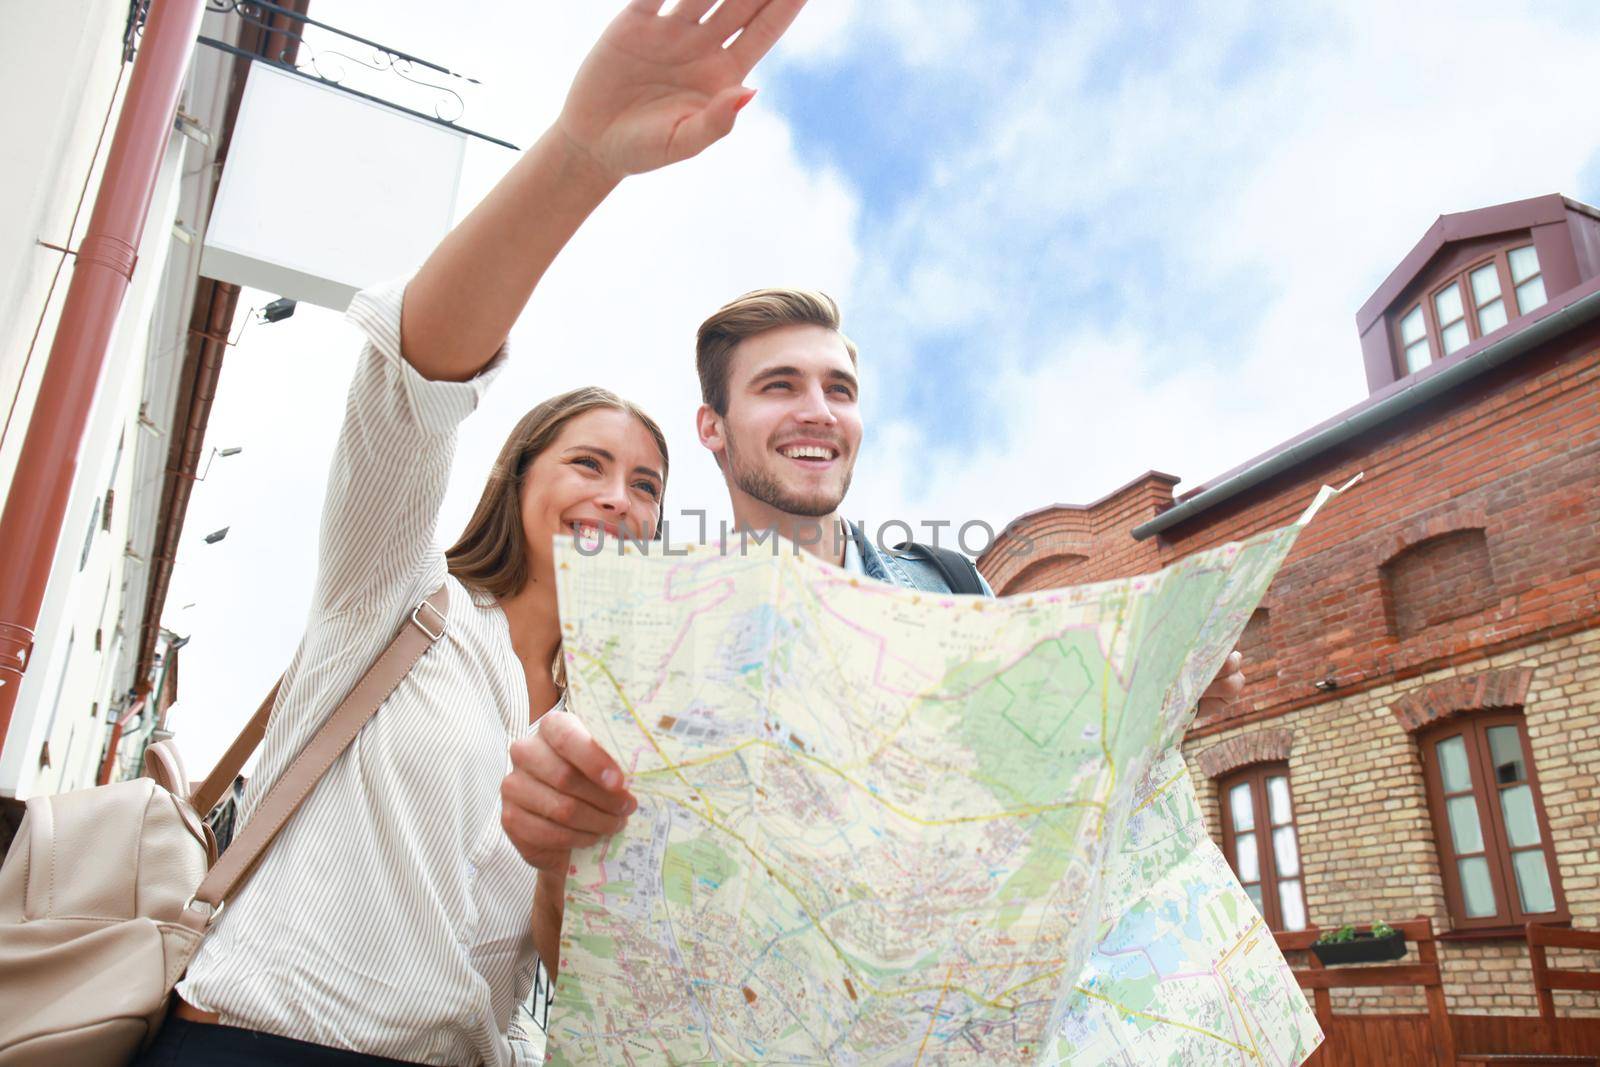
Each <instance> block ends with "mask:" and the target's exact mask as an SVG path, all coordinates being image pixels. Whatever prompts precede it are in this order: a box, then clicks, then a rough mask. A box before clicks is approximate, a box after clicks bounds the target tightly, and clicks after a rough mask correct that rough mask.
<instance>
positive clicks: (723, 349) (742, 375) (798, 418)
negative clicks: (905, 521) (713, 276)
mask: <svg viewBox="0 0 1600 1067" xmlns="http://www.w3.org/2000/svg"><path fill="white" fill-rule="evenodd" d="M856 360H857V352H856V346H855V344H854V342H852V341H851V340H850V339H849V338H848V337H846V336H845V335H844V333H843V332H842V331H841V329H840V321H839V307H838V305H837V304H835V303H834V301H833V299H832V298H831V297H829V296H828V295H827V294H825V293H817V292H809V291H806V290H801V289H762V290H758V291H756V292H753V293H746V294H745V295H744V296H741V297H739V298H738V299H737V300H734V301H733V302H731V303H729V304H727V305H725V306H724V307H723V308H722V309H721V310H719V311H718V312H717V313H716V314H714V315H712V316H711V317H710V318H709V319H707V320H706V321H705V322H704V323H702V324H701V326H700V331H699V336H698V339H697V341H696V344H695V364H696V369H697V370H698V371H699V374H700V397H701V400H702V401H703V402H702V403H701V405H700V410H699V413H698V414H697V415H696V421H697V424H698V429H699V432H700V443H701V444H703V445H704V446H705V447H706V448H707V449H709V450H710V451H711V453H712V455H713V456H715V457H716V461H717V465H718V466H719V467H720V468H721V469H722V476H723V479H724V481H726V483H727V486H728V495H729V497H730V499H731V500H732V503H733V516H734V524H735V526H736V527H737V528H738V529H739V530H772V531H776V532H777V533H778V534H781V535H782V536H784V537H785V538H787V539H788V540H790V541H792V542H793V543H794V544H796V545H798V546H800V547H801V548H803V549H805V550H807V551H809V552H812V553H814V554H816V555H817V556H819V557H820V558H822V559H825V560H827V561H828V562H830V563H834V564H837V565H840V566H843V567H845V568H847V569H849V570H853V571H855V572H857V573H859V574H864V575H866V576H867V577H869V578H876V579H878V580H879V581H884V582H890V583H892V584H894V585H899V586H906V587H909V588H914V589H926V590H930V591H941V592H979V591H981V592H983V593H985V594H988V595H990V596H992V595H993V590H991V589H990V588H989V585H988V583H987V582H986V581H984V579H983V577H982V575H980V574H978V572H977V569H976V568H975V567H973V566H972V563H971V561H970V560H968V559H967V558H966V557H965V556H960V555H959V554H957V553H955V552H951V551H946V552H942V553H941V552H938V551H937V546H918V547H917V548H914V549H912V550H910V551H908V552H905V553H900V554H891V553H888V552H884V551H881V546H879V545H875V544H874V543H873V542H872V540H871V539H870V538H869V537H868V536H867V531H865V530H864V529H862V528H861V527H859V526H856V525H854V524H851V523H849V522H847V521H846V520H845V519H844V518H843V517H841V516H840V514H839V505H840V504H841V503H842V502H843V500H844V496H845V493H846V492H847V491H848V490H849V488H850V477H851V474H852V473H853V472H854V470H855V461H856V455H857V453H858V452H859V450H860V447H861V438H862V422H861V410H860V405H859V402H858V395H859V393H860V383H859V381H858V380H857V377H856ZM958 585H959V586H962V588H957V586H958Z"/></svg>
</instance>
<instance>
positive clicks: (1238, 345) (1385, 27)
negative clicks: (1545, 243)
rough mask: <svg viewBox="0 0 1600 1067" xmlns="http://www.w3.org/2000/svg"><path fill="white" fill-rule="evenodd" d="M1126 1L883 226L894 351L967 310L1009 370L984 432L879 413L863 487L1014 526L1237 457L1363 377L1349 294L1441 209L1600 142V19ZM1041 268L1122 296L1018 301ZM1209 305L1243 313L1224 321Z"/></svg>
mask: <svg viewBox="0 0 1600 1067" xmlns="http://www.w3.org/2000/svg"><path fill="white" fill-rule="evenodd" d="M1108 10H1109V9H1107V8H1104V7H1095V8H1091V9H1090V15H1089V16H1088V17H1087V18H1078V19H1075V20H1074V21H1071V22H1068V23H1065V24H1064V25H1065V26H1066V27H1067V28H1068V29H1070V33H1054V32H1053V31H1049V30H1043V29H1042V30H1041V34H1042V36H1043V37H1045V38H1046V39H1047V40H1046V42H1045V43H1041V44H1040V46H1039V47H1037V48H1036V49H1034V50H1033V52H1032V56H1031V60H1030V63H1029V65H1028V66H1027V67H1026V68H1025V69H1024V70H1022V71H1021V72H1020V73H1019V75H1018V76H1017V79H1016V83H1015V85H1014V86H1012V87H1011V88H1009V89H1007V90H1006V91H1004V92H1002V93H1001V94H1000V95H999V97H998V98H997V101H996V104H995V106H994V108H993V110H992V115H991V117H990V119H989V121H988V123H987V125H986V127H985V128H984V129H982V130H980V131H979V132H978V133H977V135H976V136H975V137H974V138H973V139H972V141H971V143H970V146H969V148H968V149H967V150H966V151H964V152H961V153H959V154H957V155H956V157H955V158H953V159H950V160H946V161H945V168H944V171H945V173H944V174H943V176H942V178H941V180H939V181H936V182H932V183H929V185H928V186H927V187H926V188H924V189H922V190H920V191H919V192H918V193H916V194H915V195H912V196H910V197H907V198H906V199H905V201H904V203H903V205H902V206H901V207H900V208H899V209H898V211H897V213H896V215H895V217H894V218H892V219H891V220H890V221H889V222H887V223H886V224H885V225H884V226H883V227H882V232H881V233H869V234H867V235H865V238H864V239H865V240H866V241H867V242H868V243H869V244H871V245H872V246H874V247H883V248H886V249H888V250H889V253H890V254H889V257H888V260H887V262H884V261H882V260H875V259H873V258H871V257H868V258H867V259H866V260H864V262H863V265H862V272H861V281H860V283H859V284H858V288H857V291H858V294H859V295H860V298H861V299H862V300H863V301H865V302H866V303H867V304H869V305H870V306H872V307H875V308H879V309H887V311H886V317H887V319H888V321H889V322H891V323H892V327H891V328H890V329H887V330H885V331H884V332H886V333H893V334H895V335H896V336H898V337H903V338H905V339H906V340H905V345H904V349H903V350H902V351H900V352H898V353H896V352H893V351H890V352H886V353H884V356H885V358H886V359H887V360H889V361H890V363H891V368H890V369H889V370H886V371H885V376H887V377H892V376H893V375H898V374H915V373H917V372H918V369H917V354H918V352H919V350H920V349H921V348H925V347H927V346H928V345H929V344H930V343H931V341H932V340H933V339H935V338H937V336H938V334H939V333H940V331H941V330H942V329H944V328H945V327H947V326H948V325H950V324H952V322H953V321H957V322H960V323H965V322H966V321H967V320H970V319H973V318H976V319H979V320H982V321H984V322H985V323H986V324H987V331H986V334H985V337H986V339H987V342H988V343H985V344H983V345H982V346H981V351H975V352H973V353H971V356H970V358H973V359H982V360H984V361H986V363H987V364H988V365H989V368H990V369H989V371H988V373H987V374H986V375H985V376H984V377H985V378H986V381H985V382H984V383H983V384H982V386H981V387H980V388H979V392H978V393H977V395H974V396H972V397H971V398H970V399H971V403H970V405H968V406H969V407H970V408H972V409H973V410H976V411H979V412H981V413H983V415H984V416H985V417H984V420H983V425H982V430H981V432H980V433H979V434H978V440H977V442H976V444H974V445H972V446H970V447H969V446H967V445H965V444H963V445H962V447H960V448H951V447H948V445H947V444H946V443H945V435H944V430H943V427H941V426H938V425H931V426H930V425H920V424H918V423H916V422H914V421H907V422H904V423H902V424H900V425H897V426H895V427H891V428H884V427H877V428H875V430H874V433H875V435H877V436H878V437H879V438H880V439H888V440H893V441H894V442H895V444H896V447H895V448H894V449H892V450H890V451H888V452H887V454H885V455H882V456H880V457H879V465H878V467H877V468H876V469H874V470H872V471H870V472H864V476H863V477H859V478H858V486H859V489H858V491H857V494H856V496H857V499H860V498H861V494H862V493H866V492H870V493H871V494H873V495H874V496H875V497H877V498H879V499H892V498H894V497H895V495H896V492H897V491H898V492H899V493H900V494H902V496H901V499H900V504H899V506H900V507H902V508H903V509H905V510H906V511H907V512H911V513H915V514H917V515H937V516H940V517H958V516H961V515H964V514H977V515H981V516H983V517H984V518H986V519H989V520H990V521H992V522H995V523H996V524H997V525H998V524H999V523H1003V522H1004V521H1007V520H1008V519H1009V518H1011V517H1012V516H1015V515H1016V514H1018V513H1020V512H1022V511H1026V510H1030V509H1033V508H1036V507H1039V506H1041V505H1044V504H1047V503H1051V502H1055V501H1065V502H1077V503H1086V502H1088V501H1090V500H1092V499H1095V498H1097V497H1099V496H1101V495H1102V494H1104V493H1105V492H1108V491H1110V490H1111V489H1113V488H1115V487H1117V486H1119V485H1121V484H1123V483H1124V482H1126V481H1127V480H1129V479H1131V478H1133V477H1135V476H1137V475H1138V474H1140V473H1142V472H1143V471H1145V470H1146V469H1150V468H1157V469H1163V470H1166V471H1169V472H1171V473H1173V474H1176V475H1179V476H1181V477H1183V478H1184V479H1185V481H1186V483H1187V484H1188V485H1189V486H1192V485H1194V484H1196V483H1198V482H1201V481H1204V480H1206V479H1208V478H1211V477H1213V476H1215V475H1217V474H1220V473H1221V472H1223V471H1224V470H1226V469H1228V468H1230V467H1232V466H1234V465H1235V464H1237V463H1239V462H1241V461H1243V460H1246V459H1248V458H1249V457H1250V456H1252V455H1254V454H1256V453H1258V452H1260V451H1263V450H1265V449H1267V448H1269V447H1271V446H1273V445H1274V444H1276V443H1278V442H1280V441H1282V440H1284V439H1286V438H1288V437H1290V436H1292V435H1293V434H1295V433H1298V432H1300V431H1301V430H1303V429H1306V428H1308V427H1309V426H1311V425H1313V424H1314V423H1316V422H1318V421H1320V420H1321V419H1323V418H1326V417H1328V416H1329V415H1332V414H1333V413H1335V412H1336V411H1338V410H1339V409H1341V408H1343V407H1345V406H1348V405H1349V404H1351V403H1354V402H1356V401H1358V400H1360V399H1361V398H1362V397H1363V396H1365V395H1366V386H1365V379H1364V374H1363V371H1362V365H1361V354H1360V348H1359V343H1358V338H1357V335H1356V331H1355V326H1354V315H1355V311H1356V309H1357V308H1358V307H1359V306H1360V304H1361V303H1362V302H1363V301H1364V300H1365V299H1366V298H1367V296H1368V295H1370V293H1371V292H1372V290H1373V289H1374V288H1375V287H1376V286H1377V284H1378V283H1379V282H1380V281H1381V280H1382V278H1383V277H1384V275H1386V274H1387V273H1388V271H1389V270H1390V269H1392V267H1393V266H1394V265H1395V264H1397V263H1398V262H1399V260H1400V258H1401V257H1402V256H1403V255H1404V254H1405V252H1406V251H1407V250H1409V248H1410V247H1411V245H1412V244H1413V243H1414V242H1415V241H1416V240H1417V239H1418V238H1420V237H1421V235H1422V233H1423V231H1424V230H1425V229H1426V228H1427V226H1428V225H1429V224H1430V223H1431V222H1432V221H1433V218H1434V217H1435V216H1436V215H1438V214H1440V213H1443V212H1450V211H1459V210H1465V209H1469V208H1473V207H1479V206H1484V205H1487V204H1493V203H1499V202H1502V201H1506V200H1513V199H1519V198H1522V197H1526V196H1533V195H1539V194H1542V193H1548V192H1552V191H1564V192H1569V193H1570V192H1573V191H1574V186H1575V185H1576V183H1577V181H1578V175H1579V174H1580V172H1581V169H1582V167H1583V166H1584V165H1585V163H1586V161H1587V160H1589V159H1591V158H1593V157H1594V155H1595V153H1596V150H1597V148H1600V132H1597V131H1600V96H1597V95H1596V94H1594V93H1593V92H1591V91H1589V86H1590V84H1591V83H1592V73H1591V70H1592V65H1593V56H1594V55H1595V54H1596V53H1597V46H1600V26H1597V25H1596V24H1595V23H1594V22H1593V21H1592V20H1588V21H1586V22H1585V21H1583V20H1573V19H1570V18H1564V17H1563V15H1562V13H1561V12H1559V11H1553V12H1547V11H1543V10H1541V11H1538V12H1533V11H1524V10H1522V9H1508V8H1506V7H1504V6H1503V5H1500V6H1495V7H1490V6H1488V5H1466V6H1464V7H1463V6H1461V5H1451V6H1448V7H1447V6H1444V5H1434V4H1427V5H1408V6H1404V7H1403V9H1402V8H1395V7H1393V6H1392V5H1383V6H1382V7H1381V8H1380V7H1379V6H1377V5H1363V6H1360V7H1355V8H1351V7H1347V6H1344V5H1323V6H1321V7H1319V8H1303V9H1296V10H1295V11H1293V12H1288V13H1285V12H1284V11H1283V10H1282V9H1278V10H1277V13H1275V14H1274V15H1273V21H1274V24H1273V25H1271V26H1266V25H1265V24H1264V22H1263V15H1262V12H1261V10H1260V9H1259V8H1254V7H1246V6H1244V5H1233V6H1223V7H1220V8H1212V9H1208V11H1207V13H1206V18H1205V22H1204V26H1203V27H1202V26H1197V25H1185V24H1175V25H1173V26H1170V27H1168V31H1169V33H1168V37H1167V38H1166V39H1165V41H1157V40H1153V39H1152V40H1148V41H1147V40H1146V39H1145V38H1144V36H1143V35H1142V34H1135V35H1130V34H1129V32H1128V28H1127V25H1126V24H1124V23H1119V22H1118V21H1117V20H1114V19H1112V18H1109V17H1108ZM1380 14H1381V17H1379V16H1380ZM1264 30H1270V31H1271V32H1270V33H1266V34H1265V35H1263V34H1262V31H1264ZM1202 31H1203V32H1202ZM1252 40H1257V41H1258V42H1259V43H1258V44H1257V45H1256V46H1254V47H1258V48H1259V49H1260V50H1261V51H1260V57H1261V58H1260V60H1259V62H1256V61H1241V60H1240V58H1239V56H1240V55H1241V51H1240V50H1241V49H1242V48H1247V47H1251V46H1250V42H1251V41H1252ZM1141 49H1145V51H1141ZM1245 54H1246V55H1248V53H1245ZM1108 64H1109V69H1114V70H1115V71H1116V73H1115V74H1114V75H1110V76H1107V75H1105V74H1104V71H1105V70H1106V69H1108ZM1097 65H1098V66H1097ZM1090 70H1100V71H1101V74H1100V75H1099V76H1097V77H1096V78H1094V79H1089V80H1086V71H1090ZM1052 231H1056V232H1059V234H1060V238H1059V240H1053V239H1050V238H1049V235H1050V234H1051V233H1052ZM1019 248H1021V249H1033V250H1034V251H1035V254H1034V255H1033V256H1023V255H1019V252H1018V249H1019ZM1151 256H1153V257H1155V259H1156V262H1155V264H1154V266H1155V268H1156V269H1153V270H1152V269H1151V268H1152V264H1151V263H1150V262H1148V261H1146V257H1151ZM908 265H909V266H908ZM1051 270H1057V271H1061V272H1063V274H1064V277H1063V284H1064V285H1065V286H1067V287H1068V288H1069V290H1070V286H1071V285H1072V284H1073V283H1081V282H1082V281H1083V280H1084V278H1085V277H1089V278H1091V279H1099V280H1102V281H1103V282H1104V283H1105V285H1104V289H1103V291H1097V292H1095V293H1093V294H1092V295H1093V296H1094V297H1096V298H1097V299H1100V300H1102V301H1103V302H1102V303H1100V304H1097V305H1096V304H1086V303H1080V302H1078V300H1077V298H1076V297H1074V298H1073V299H1070V300H1068V299H1063V300H1061V301H1060V302H1059V304H1058V306H1053V307H1041V306H1038V304H1039V303H1040V302H1041V300H1036V301H1031V302H1028V301H1019V299H1018V298H1017V296H1016V295H1015V293H1016V292H1018V291H1021V290H1022V288H1023V287H1024V286H1035V285H1037V286H1038V288H1037V289H1036V290H1035V292H1036V293H1037V294H1039V295H1040V297H1041V298H1042V301H1047V300H1048V292H1049V286H1048V284H1045V283H1041V282H1040V277H1039V276H1040V274H1041V272H1048V271H1051ZM952 286H954V287H955V289H956V290H958V291H959V292H960V293H962V294H963V295H964V296H965V302H964V303H961V302H959V301H958V299H957V298H956V297H955V296H953V294H952ZM953 305H955V306H957V307H959V308H960V311H959V313H957V312H955V311H953V310H952V307H953ZM1019 305H1022V306H1019ZM1174 308H1176V309H1179V310H1181V311H1183V312H1185V313H1187V314H1192V315H1193V316H1195V321H1194V322H1193V323H1192V325H1190V324H1187V323H1185V322H1184V321H1183V320H1182V319H1181V318H1180V319H1179V320H1178V321H1177V322H1176V323H1175V322H1174V320H1173V317H1172V312H1173V309H1174ZM1216 310H1221V311H1223V312H1230V311H1231V312H1232V313H1233V314H1234V315H1236V316H1238V317H1239V318H1240V320H1241V321H1242V323H1243V324H1244V325H1243V328H1242V329H1240V330H1238V331H1236V333H1237V337H1236V339H1235V342H1234V343H1225V342H1222V341H1220V340H1218V339H1217V336H1221V335H1217V336H1213V335H1212V333H1211V332H1210V331H1209V330H1208V329H1207V328H1206V322H1205V321H1204V316H1205V315H1206V314H1208V313H1210V312H1212V311H1216ZM1023 319H1026V320H1027V321H1025V322H1024V321H1022V320H1023ZM919 341H920V342H921V343H920V345H919ZM902 417H905V416H903V415H902ZM930 467H933V468H935V469H937V470H938V472H939V475H938V477H937V478H933V479H923V478H921V477H919V475H920V472H923V471H926V470H927V469H929V468H930ZM912 486H920V487H921V488H919V489H917V490H916V491H913V492H908V491H907V489H908V487H912Z"/></svg>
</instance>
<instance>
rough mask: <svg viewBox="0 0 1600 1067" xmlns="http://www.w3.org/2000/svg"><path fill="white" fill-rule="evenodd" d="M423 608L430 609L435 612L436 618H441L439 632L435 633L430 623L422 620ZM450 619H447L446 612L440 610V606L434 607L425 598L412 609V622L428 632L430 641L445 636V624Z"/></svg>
mask: <svg viewBox="0 0 1600 1067" xmlns="http://www.w3.org/2000/svg"><path fill="white" fill-rule="evenodd" d="M423 608H427V609H428V611H429V612H431V613H432V614H433V616H434V617H435V618H436V619H438V620H439V631H438V633H435V632H434V631H432V630H430V629H428V624H427V623H425V622H423V621H422V609H423ZM448 621H449V620H447V619H446V618H445V616H444V614H443V613H442V612H440V611H439V609H438V608H436V607H434V606H433V605H432V604H430V603H429V602H428V601H426V600H424V601H423V602H422V603H420V604H418V605H417V606H416V607H414V608H412V609H411V622H412V624H413V625H415V626H416V628H417V629H419V630H421V631H422V632H423V633H425V634H427V635H428V640H430V641H437V640H439V638H441V637H443V636H444V628H445V624H446V622H448Z"/></svg>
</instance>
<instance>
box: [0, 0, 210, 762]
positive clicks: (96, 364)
mask: <svg viewBox="0 0 1600 1067" xmlns="http://www.w3.org/2000/svg"><path fill="white" fill-rule="evenodd" d="M203 7H204V0H151V3H150V12H149V15H148V17H147V18H146V20H145V29H144V37H143V39H142V40H141V41H140V44H139V54H138V56H137V58H135V60H134V64H133V77H132V79H131V80H130V81H129V83H128V93H127V96H126V97H124V99H123V104H122V113H121V114H120V115H119V116H118V117H117V132H116V134H115V136H114V137H113V138H112V141H111V151H110V153H109V154H108V155H107V157H106V168H105V172H104V174H103V176H102V177H101V179H100V188H99V190H98V192H97V193H96V195H95V202H94V213H93V214H92V215H91V216H90V218H89V228H88V230H87V231H86V232H85V233H84V236H83V240H82V241H81V242H80V243H79V245H78V254H77V258H76V263H75V264H74V266H73V270H72V284H71V285H70V287H69V288H68V289H67V298H66V303H65V305H64V306H63V307H62V310H61V321H60V323H59V324H58V326H57V327H56V335H55V340H54V342H53V343H52V344H51V346H50V359H49V362H48V364H46V366H45V371H44V377H43V379H42V381H41V382H40V385H39V396H38V399H37V400H36V401H35V402H34V408H33V415H32V417H31V418H30V419H29V420H28V435H27V437H26V438H25V439H24V441H23V445H22V452H21V455H20V457H19V459H18V461H17V473H16V476H15V478H14V479H13V481H12V484H11V491H10V494H9V495H8V496H7V498H6V503H5V511H4V513H3V514H0V560H3V561H4V565H5V574H4V577H3V578H0V747H3V745H4V743H5V740H4V739H5V735H6V732H7V731H8V730H9V729H10V726H11V713H12V711H13V710H14V709H15V708H16V703H17V692H18V690H19V689H21V687H22V675H23V672H24V671H26V670H27V668H28V661H29V659H30V658H31V656H32V654H33V628H34V627H35V626H36V625H37V624H38V622H39V608H40V606H41V605H42V604H43V602H44V593H45V587H46V585H47V584H48V583H49V580H50V564H51V562H52V560H53V558H54V556H55V551H56V541H57V539H58V538H59V537H60V535H61V524H62V522H63V521H64V520H65V518H66V510H67V500H68V497H69V495H70V493H71V490H72V479H73V475H74V474H75V473H76V472H77V466H78V447H79V445H80V444H81V442H82V439H83V431H84V426H85V424H86V423H87V422H88V419H89V410H90V408H91V407H92V406H93V403H94V394H95V388H96V386H97V385H98V384H99V381H100V371H101V368H102V366H103V365H104V363H105V357H106V348H107V346H108V345H109V344H110V341H111V335H112V332H113V330H114V329H115V328H116V324H117V318H118V315H119V314H120V312H121V310H122V301H123V297H124V296H126V294H127V291H128V284H129V282H130V281H131V279H132V277H133V269H134V264H135V261H136V260H137V258H138V248H139V242H140V240H141V238H142V237H143V236H144V224H145V216H146V215H147V214H149V211H150V201H151V198H152V197H154V195H155V186H156V177H157V175H158V174H159V173H160V168H161V159H162V156H163V155H164V154H165V152H166V147H167V139H168V137H170V136H171V133H172V122H173V118H174V115H175V114H176V112H177V108H178V94H179V92H180V90H181V89H182V88H183V80H184V76H185V75H186V74H187V72H188V69H189V54H190V52H191V51H192V50H193V48H194V40H195V36H196V35H197V34H198V33H199V31H200V17H201V14H202V10H203Z"/></svg>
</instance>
